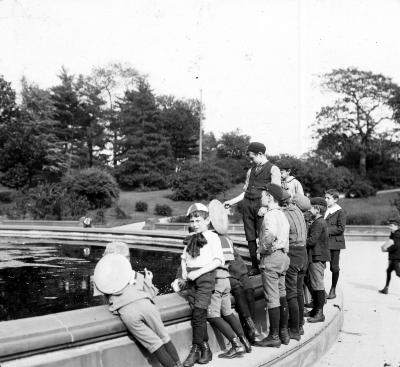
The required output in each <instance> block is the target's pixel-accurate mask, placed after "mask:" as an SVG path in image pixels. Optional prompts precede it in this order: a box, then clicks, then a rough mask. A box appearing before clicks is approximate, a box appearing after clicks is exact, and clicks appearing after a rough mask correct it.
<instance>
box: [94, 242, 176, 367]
mask: <svg viewBox="0 0 400 367" xmlns="http://www.w3.org/2000/svg"><path fill="white" fill-rule="evenodd" d="M116 247H120V249H122V248H123V247H124V246H123V245H120V244H118V245H117V246H114V245H111V246H110V248H109V250H110V251H111V252H110V253H107V254H106V255H104V256H103V257H102V258H101V259H100V261H99V262H98V263H97V265H96V268H95V270H94V276H93V278H94V282H95V285H96V287H97V289H98V290H99V291H100V292H102V293H103V294H105V295H108V296H109V302H110V311H111V312H113V313H116V314H118V315H119V316H120V317H121V319H122V321H123V323H124V324H125V326H126V328H127V329H128V330H129V331H130V332H131V334H132V335H133V336H134V337H135V338H136V339H137V340H138V341H139V342H140V344H142V345H143V346H144V347H145V348H146V349H147V350H148V351H149V352H150V353H151V354H153V355H154V356H155V357H156V358H157V359H158V360H159V362H160V363H161V365H162V366H165V367H179V366H182V364H181V362H180V360H179V356H178V353H177V351H176V348H175V346H174V344H173V343H172V341H171V338H170V336H169V335H168V333H167V330H166V328H165V326H164V324H163V322H162V320H161V316H160V312H159V311H158V309H157V307H156V305H155V304H154V300H155V297H156V294H157V292H158V290H157V288H156V287H154V285H153V283H152V279H153V274H152V273H151V271H148V270H147V269H145V276H143V275H141V274H139V273H137V272H135V271H134V270H132V267H131V264H130V263H129V260H128V259H127V257H126V256H124V255H121V254H119V253H115V252H114V250H116ZM126 249H127V246H126ZM126 249H125V250H126ZM125 250H124V249H122V251H124V252H125ZM128 254H129V249H128Z"/></svg>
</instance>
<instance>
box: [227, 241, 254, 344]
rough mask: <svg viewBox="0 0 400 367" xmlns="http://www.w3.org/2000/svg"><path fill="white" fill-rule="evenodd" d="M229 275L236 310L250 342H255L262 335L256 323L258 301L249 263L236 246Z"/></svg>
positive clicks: (230, 263)
mask: <svg viewBox="0 0 400 367" xmlns="http://www.w3.org/2000/svg"><path fill="white" fill-rule="evenodd" d="M229 275H230V277H229V282H230V285H231V292H232V295H233V297H234V298H235V308H236V311H237V313H238V314H239V316H240V318H241V320H242V323H243V324H244V326H245V329H246V332H247V337H248V339H249V341H250V343H252V344H254V343H255V342H256V341H258V337H259V336H260V333H259V332H258V330H257V328H256V325H255V319H256V301H255V297H254V288H253V284H252V283H251V280H250V278H249V276H248V275H247V265H246V263H245V262H244V261H243V259H242V257H241V256H240V254H239V252H238V251H237V249H236V248H234V260H232V261H230V262H229Z"/></svg>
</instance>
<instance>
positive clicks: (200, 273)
mask: <svg viewBox="0 0 400 367" xmlns="http://www.w3.org/2000/svg"><path fill="white" fill-rule="evenodd" d="M187 216H188V217H189V220H190V227H191V229H192V231H193V232H192V233H191V234H190V235H189V236H188V237H186V238H185V240H184V241H183V243H184V245H185V248H184V250H183V253H182V256H181V258H182V261H181V267H182V278H183V279H184V280H187V288H188V294H189V303H190V305H191V307H192V309H193V314H192V328H193V340H192V348H191V350H190V353H189V355H188V357H187V358H186V360H185V361H184V363H183V366H185V367H191V366H193V365H194V364H195V363H201V364H206V363H208V362H209V361H211V359H212V353H211V350H210V347H209V345H208V334H207V310H208V307H209V306H210V303H211V296H212V293H213V292H214V289H215V269H217V268H218V267H219V266H222V265H224V255H223V252H222V248H221V241H220V240H219V238H218V235H217V234H216V233H214V232H212V231H210V230H209V229H208V226H209V224H210V218H209V213H208V209H207V207H206V206H205V205H203V204H200V203H196V204H193V205H191V206H190V207H189V209H188V212H187Z"/></svg>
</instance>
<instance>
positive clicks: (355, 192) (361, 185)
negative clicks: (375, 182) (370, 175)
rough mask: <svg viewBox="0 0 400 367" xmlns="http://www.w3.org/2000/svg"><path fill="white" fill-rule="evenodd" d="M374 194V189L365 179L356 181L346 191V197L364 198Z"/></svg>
mask: <svg viewBox="0 0 400 367" xmlns="http://www.w3.org/2000/svg"><path fill="white" fill-rule="evenodd" d="M375 194H376V189H375V188H374V187H373V186H372V185H371V184H370V183H369V182H367V181H356V182H354V184H353V185H352V186H351V187H350V188H349V190H348V191H347V192H346V196H347V197H348V198H366V197H368V196H373V195H375Z"/></svg>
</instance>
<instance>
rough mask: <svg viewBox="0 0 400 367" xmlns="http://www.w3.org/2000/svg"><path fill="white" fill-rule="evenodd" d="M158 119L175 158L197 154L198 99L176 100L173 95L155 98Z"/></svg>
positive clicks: (186, 157) (199, 108) (180, 158)
mask: <svg viewBox="0 0 400 367" xmlns="http://www.w3.org/2000/svg"><path fill="white" fill-rule="evenodd" d="M157 102H158V105H159V107H160V120H161V122H162V125H163V130H164V131H165V134H166V136H167V137H168V140H169V143H170V145H171V149H172V154H173V156H174V158H175V160H176V161H177V160H182V159H188V158H191V157H192V156H194V155H197V154H198V140H199V127H200V111H201V106H200V102H199V101H198V100H177V99H176V98H174V97H173V96H161V97H158V98H157Z"/></svg>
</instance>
